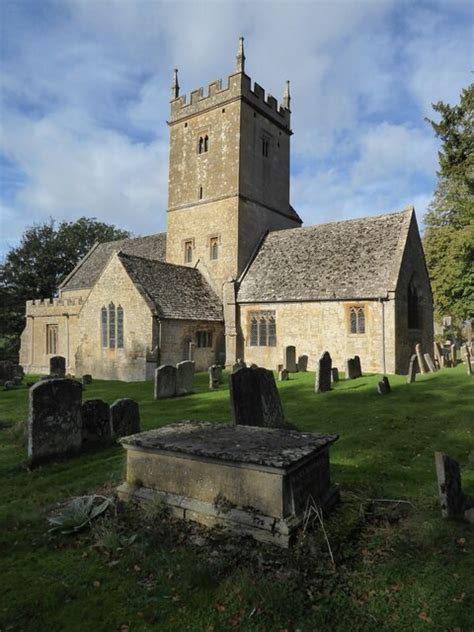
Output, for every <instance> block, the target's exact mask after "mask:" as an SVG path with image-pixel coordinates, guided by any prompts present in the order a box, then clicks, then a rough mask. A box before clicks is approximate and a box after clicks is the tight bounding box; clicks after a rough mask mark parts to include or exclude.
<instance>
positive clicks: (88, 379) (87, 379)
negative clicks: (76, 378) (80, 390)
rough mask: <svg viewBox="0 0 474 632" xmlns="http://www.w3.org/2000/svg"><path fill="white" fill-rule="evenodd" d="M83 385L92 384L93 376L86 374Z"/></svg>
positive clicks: (83, 377)
mask: <svg viewBox="0 0 474 632" xmlns="http://www.w3.org/2000/svg"><path fill="white" fill-rule="evenodd" d="M82 383H83V384H92V375H89V373H86V374H85V375H83V376H82Z"/></svg>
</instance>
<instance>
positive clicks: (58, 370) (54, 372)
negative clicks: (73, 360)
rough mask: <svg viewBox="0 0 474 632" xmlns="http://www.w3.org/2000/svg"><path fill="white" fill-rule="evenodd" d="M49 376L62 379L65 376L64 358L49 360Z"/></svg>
mask: <svg viewBox="0 0 474 632" xmlns="http://www.w3.org/2000/svg"><path fill="white" fill-rule="evenodd" d="M49 374H50V376H51V377H64V376H65V375H66V358H63V356H53V357H52V358H50V359H49Z"/></svg>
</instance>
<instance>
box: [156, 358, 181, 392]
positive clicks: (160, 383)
mask: <svg viewBox="0 0 474 632" xmlns="http://www.w3.org/2000/svg"><path fill="white" fill-rule="evenodd" d="M175 395H176V367H174V366H171V364H162V365H161V366H159V367H158V368H157V369H156V370H155V390H154V397H155V399H164V398H165V397H174V396H175Z"/></svg>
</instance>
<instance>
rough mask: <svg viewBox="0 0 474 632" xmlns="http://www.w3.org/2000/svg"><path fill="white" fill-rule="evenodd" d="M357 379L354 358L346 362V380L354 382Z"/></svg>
mask: <svg viewBox="0 0 474 632" xmlns="http://www.w3.org/2000/svg"><path fill="white" fill-rule="evenodd" d="M356 377H357V371H356V366H355V363H354V358H347V360H346V380H352V379H354V378H356Z"/></svg>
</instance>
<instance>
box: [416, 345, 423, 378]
mask: <svg viewBox="0 0 474 632" xmlns="http://www.w3.org/2000/svg"><path fill="white" fill-rule="evenodd" d="M415 353H416V358H417V360H418V370H419V371H420V373H426V369H425V362H424V360H423V354H422V352H421V345H420V343H419V342H418V343H417V344H416V345H415Z"/></svg>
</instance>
